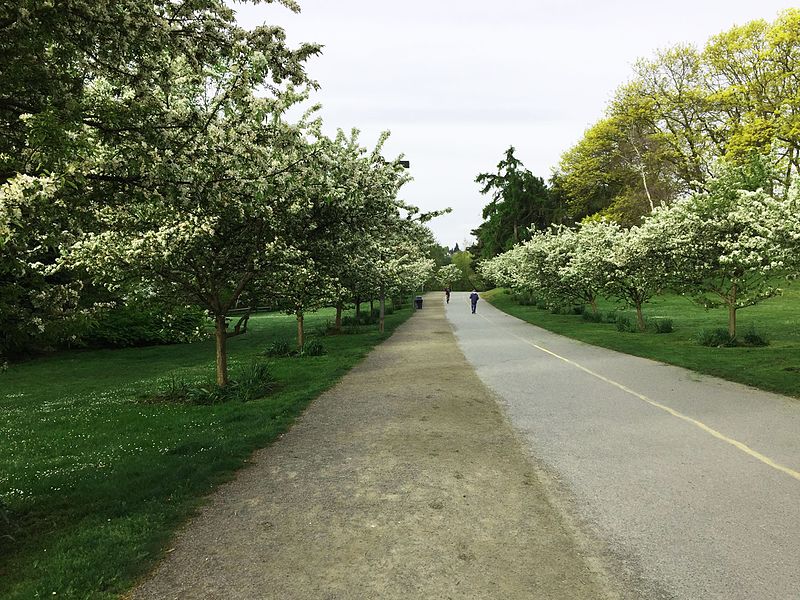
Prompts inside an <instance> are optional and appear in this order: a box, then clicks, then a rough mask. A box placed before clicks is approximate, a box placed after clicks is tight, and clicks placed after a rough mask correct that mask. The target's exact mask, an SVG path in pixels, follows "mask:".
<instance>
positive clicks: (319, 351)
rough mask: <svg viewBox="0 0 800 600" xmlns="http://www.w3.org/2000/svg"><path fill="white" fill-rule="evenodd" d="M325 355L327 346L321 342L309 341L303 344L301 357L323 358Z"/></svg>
mask: <svg viewBox="0 0 800 600" xmlns="http://www.w3.org/2000/svg"><path fill="white" fill-rule="evenodd" d="M323 354H325V346H323V345H322V342H320V341H319V340H309V341H307V342H306V343H305V344H303V348H302V349H301V350H300V356H322V355H323Z"/></svg>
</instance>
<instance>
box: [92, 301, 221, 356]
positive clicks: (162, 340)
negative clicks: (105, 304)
mask: <svg viewBox="0 0 800 600" xmlns="http://www.w3.org/2000/svg"><path fill="white" fill-rule="evenodd" d="M207 324H208V319H207V317H206V315H205V313H204V312H203V311H202V310H200V309H199V308H194V307H184V306H178V307H174V306H168V305H166V304H162V303H161V302H159V301H156V300H150V301H131V302H129V303H125V304H120V305H118V306H116V307H114V308H111V309H108V310H106V311H103V312H102V313H101V314H100V315H99V317H98V318H97V320H96V321H95V322H94V323H92V324H91V325H90V327H89V330H88V332H87V333H86V334H85V335H84V336H83V341H84V343H86V344H87V345H89V346H92V347H100V348H124V347H128V346H149V345H154V344H180V343H184V342H189V341H192V340H194V339H198V338H199V337H201V336H202V335H203V333H204V330H205V327H206V325H207Z"/></svg>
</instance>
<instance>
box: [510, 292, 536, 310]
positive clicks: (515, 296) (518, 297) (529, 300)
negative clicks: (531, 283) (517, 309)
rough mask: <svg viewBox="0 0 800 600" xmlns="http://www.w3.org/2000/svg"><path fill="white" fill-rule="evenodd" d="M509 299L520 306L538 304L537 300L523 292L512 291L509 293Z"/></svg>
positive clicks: (532, 295)
mask: <svg viewBox="0 0 800 600" xmlns="http://www.w3.org/2000/svg"><path fill="white" fill-rule="evenodd" d="M510 294H511V299H512V300H513V301H514V302H516V303H517V304H519V305H520V306H533V305H536V304H538V303H539V300H538V299H537V298H536V296H535V295H534V294H533V293H531V292H526V291H524V290H512V291H511V292H510Z"/></svg>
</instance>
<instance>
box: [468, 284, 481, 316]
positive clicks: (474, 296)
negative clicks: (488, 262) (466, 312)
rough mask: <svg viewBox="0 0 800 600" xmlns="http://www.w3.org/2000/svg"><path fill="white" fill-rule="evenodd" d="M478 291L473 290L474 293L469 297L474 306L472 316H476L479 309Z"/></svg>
mask: <svg viewBox="0 0 800 600" xmlns="http://www.w3.org/2000/svg"><path fill="white" fill-rule="evenodd" d="M478 298H480V296H478V290H476V289H475V288H472V293H471V294H470V295H469V303H470V304H471V305H472V314H473V315H474V314H475V309H476V308H477V307H478Z"/></svg>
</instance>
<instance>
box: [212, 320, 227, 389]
mask: <svg viewBox="0 0 800 600" xmlns="http://www.w3.org/2000/svg"><path fill="white" fill-rule="evenodd" d="M227 328H228V326H227V324H226V323H225V315H217V316H216V318H215V329H214V337H215V338H216V342H217V344H216V345H217V385H218V386H219V387H225V386H226V385H228V354H227V349H226V347H225V343H226V342H227V340H228V332H227Z"/></svg>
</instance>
